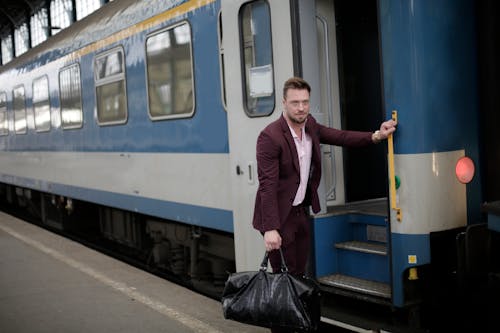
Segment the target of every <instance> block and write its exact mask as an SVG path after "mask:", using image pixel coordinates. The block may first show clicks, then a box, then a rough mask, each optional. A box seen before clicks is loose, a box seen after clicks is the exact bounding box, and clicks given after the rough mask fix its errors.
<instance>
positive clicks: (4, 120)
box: [0, 92, 9, 135]
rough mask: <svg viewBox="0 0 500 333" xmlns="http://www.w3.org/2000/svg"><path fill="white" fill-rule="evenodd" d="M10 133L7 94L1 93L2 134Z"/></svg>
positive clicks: (0, 127)
mask: <svg viewBox="0 0 500 333" xmlns="http://www.w3.org/2000/svg"><path fill="white" fill-rule="evenodd" d="M7 134H9V121H8V119H7V94H6V93H5V92H1V93H0V135H7Z"/></svg>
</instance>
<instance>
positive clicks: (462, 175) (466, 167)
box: [455, 156, 475, 184]
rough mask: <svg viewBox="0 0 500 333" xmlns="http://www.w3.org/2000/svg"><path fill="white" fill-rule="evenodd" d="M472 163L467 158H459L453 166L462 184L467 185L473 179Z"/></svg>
mask: <svg viewBox="0 0 500 333" xmlns="http://www.w3.org/2000/svg"><path fill="white" fill-rule="evenodd" d="M474 169H475V168H474V162H472V160H471V159H470V158H469V157H466V156H464V157H461V158H460V159H459V160H458V162H457V165H456V166H455V174H456V175H457V179H458V181H459V182H461V183H462V184H467V183H469V182H470V181H471V180H472V178H473V177H474V171H475V170H474Z"/></svg>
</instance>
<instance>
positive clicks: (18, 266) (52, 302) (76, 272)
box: [0, 212, 269, 333]
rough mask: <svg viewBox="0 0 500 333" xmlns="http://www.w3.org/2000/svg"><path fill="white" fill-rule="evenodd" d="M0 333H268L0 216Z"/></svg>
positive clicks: (194, 297)
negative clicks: (226, 317) (226, 318)
mask: <svg viewBox="0 0 500 333" xmlns="http://www.w3.org/2000/svg"><path fill="white" fill-rule="evenodd" d="M0 332H15V333H23V332H30V333H31V332H39V333H43V332H51V333H55V332H65V333H66V332H107V333H109V332H120V333H128V332H175V333H184V332H186V333H187V332H203V333H212V332H213V333H217V332H221V333H222V332H248V333H253V332H256V333H258V332H269V330H267V329H264V328H259V327H254V326H248V325H244V324H240V323H237V322H234V321H230V320H225V319H224V317H223V315H222V308H221V305H220V302H217V301H215V300H213V299H210V298H207V297H205V296H202V295H199V294H197V293H194V292H192V291H190V290H188V289H186V288H184V287H181V286H178V285H176V284H173V283H170V282H169V281H166V280H164V279H161V278H159V277H156V276H154V275H151V274H149V273H147V272H144V271H141V270H139V269H136V268H135V267H132V266H129V265H127V264H125V263H122V262H120V261H117V260H115V259H113V258H110V257H108V256H106V255H103V254H101V253H98V252H96V251H94V250H92V249H89V248H87V247H85V246H83V245H81V244H79V243H76V242H73V241H71V240H68V239H65V238H62V237H60V236H59V235H56V234H54V233H51V232H49V231H47V230H44V229H41V228H39V227H37V226H34V225H31V224H29V223H26V222H24V221H21V220H19V219H17V218H14V217H12V216H10V215H7V214H5V213H3V212H0Z"/></svg>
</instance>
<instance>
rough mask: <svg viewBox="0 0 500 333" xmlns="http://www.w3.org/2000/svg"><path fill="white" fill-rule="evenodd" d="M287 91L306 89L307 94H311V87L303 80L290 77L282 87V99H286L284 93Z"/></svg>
mask: <svg viewBox="0 0 500 333" xmlns="http://www.w3.org/2000/svg"><path fill="white" fill-rule="evenodd" d="M288 89H299V90H302V89H307V92H308V93H311V86H310V85H309V83H307V82H306V80H304V79H303V78H300V77H291V78H289V79H288V80H286V81H285V84H284V85H283V98H284V99H286V93H287V91H288Z"/></svg>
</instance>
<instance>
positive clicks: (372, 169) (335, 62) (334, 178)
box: [304, 0, 387, 205]
mask: <svg viewBox="0 0 500 333" xmlns="http://www.w3.org/2000/svg"><path fill="white" fill-rule="evenodd" d="M316 29H317V30H316V34H317V45H318V61H317V63H318V66H319V68H320V70H319V78H320V87H319V88H320V92H321V94H320V95H321V96H320V97H321V109H322V110H325V111H324V113H325V120H324V122H325V123H326V124H327V125H328V126H332V127H335V128H341V129H348V130H361V131H374V130H376V129H377V128H378V127H379V125H380V123H381V121H382V120H383V110H382V99H381V92H382V88H381V74H380V73H381V72H380V65H379V63H380V60H379V42H378V22H377V5H376V1H330V0H317V1H316ZM304 63H306V62H305V61H304ZM306 69H307V68H306V67H305V68H304V70H306ZM323 152H324V160H323V168H324V174H323V179H324V186H325V191H326V192H325V195H326V200H327V202H328V204H329V205H339V204H343V203H346V202H358V201H367V200H373V199H379V198H384V197H386V193H387V186H386V184H387V180H386V179H387V176H386V171H385V170H386V164H385V148H384V145H379V146H376V147H368V148H362V149H343V148H340V147H329V146H324V147H323Z"/></svg>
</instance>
